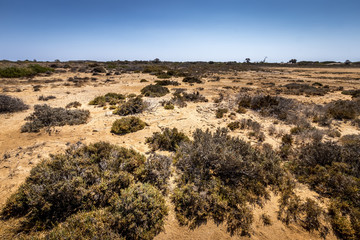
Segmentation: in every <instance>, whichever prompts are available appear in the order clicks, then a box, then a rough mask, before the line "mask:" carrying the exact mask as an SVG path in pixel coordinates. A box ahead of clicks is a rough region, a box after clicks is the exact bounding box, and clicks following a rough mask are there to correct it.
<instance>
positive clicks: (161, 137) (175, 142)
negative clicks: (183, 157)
mask: <svg viewBox="0 0 360 240" xmlns="http://www.w3.org/2000/svg"><path fill="white" fill-rule="evenodd" d="M187 141H189V138H188V137H187V136H186V135H185V134H184V133H182V132H179V131H178V130H177V128H173V129H170V128H165V129H164V130H163V131H162V132H161V133H160V132H155V133H153V136H152V137H149V138H146V140H145V142H146V143H148V144H149V145H150V147H151V148H152V150H153V151H155V150H158V149H160V150H165V151H175V150H176V148H177V147H178V146H179V145H180V144H181V143H183V142H187Z"/></svg>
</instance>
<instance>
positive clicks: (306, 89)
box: [284, 83, 330, 96]
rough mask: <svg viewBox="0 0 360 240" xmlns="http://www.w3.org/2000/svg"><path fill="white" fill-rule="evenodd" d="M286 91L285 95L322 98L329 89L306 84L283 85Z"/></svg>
mask: <svg viewBox="0 0 360 240" xmlns="http://www.w3.org/2000/svg"><path fill="white" fill-rule="evenodd" d="M284 87H285V88H286V89H287V90H286V91H285V93H286V94H293V95H309V96H324V95H325V94H327V93H328V92H329V90H330V89H329V88H326V87H315V85H314V86H310V85H308V84H301V83H289V84H286V85H284Z"/></svg>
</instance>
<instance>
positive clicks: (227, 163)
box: [172, 128, 284, 235]
mask: <svg viewBox="0 0 360 240" xmlns="http://www.w3.org/2000/svg"><path fill="white" fill-rule="evenodd" d="M193 139H194V140H193V141H191V142H187V143H184V144H182V145H181V146H180V148H179V149H178V151H177V154H176V157H175V160H174V164H175V166H176V168H177V170H178V171H179V173H181V174H180V175H179V177H178V178H177V179H176V181H177V183H178V187H177V188H176V189H175V190H174V194H173V196H172V201H173V202H174V204H175V212H176V217H177V219H178V220H179V222H180V224H182V225H188V226H190V227H191V228H194V227H197V226H199V225H200V224H202V223H204V222H206V221H207V220H208V219H213V220H214V221H215V222H216V223H226V226H227V231H228V232H230V233H231V234H239V235H249V234H250V230H251V224H252V222H253V213H252V210H251V208H250V207H249V205H251V204H258V205H260V206H262V205H263V203H264V201H265V200H266V199H267V198H268V197H269V189H270V188H277V186H279V185H280V184H281V183H282V181H283V177H284V172H283V170H282V169H281V167H280V159H279V158H278V157H276V155H275V153H274V152H273V151H272V150H268V151H267V153H266V154H265V153H261V152H260V150H258V149H255V148H253V147H252V146H251V145H250V144H249V143H246V142H244V141H242V140H240V139H239V138H232V137H230V136H228V132H227V130H226V129H225V128H223V129H218V130H217V131H216V132H215V133H211V132H210V131H209V130H207V131H205V132H204V131H202V130H200V129H197V130H196V131H195V132H194V134H193ZM269 187H270V188H269Z"/></svg>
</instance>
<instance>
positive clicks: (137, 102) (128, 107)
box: [113, 96, 147, 116]
mask: <svg viewBox="0 0 360 240" xmlns="http://www.w3.org/2000/svg"><path fill="white" fill-rule="evenodd" d="M146 107H147V105H146V103H145V102H144V101H143V100H142V98H141V96H137V97H134V98H130V99H128V100H127V101H126V102H125V103H123V104H121V105H120V106H119V107H117V108H116V109H115V110H114V111H113V113H114V114H116V115H120V116H127V115H131V114H137V113H142V112H143V111H145V109H146Z"/></svg>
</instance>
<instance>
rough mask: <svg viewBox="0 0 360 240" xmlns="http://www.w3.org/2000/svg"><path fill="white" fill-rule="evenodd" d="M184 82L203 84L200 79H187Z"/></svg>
mask: <svg viewBox="0 0 360 240" xmlns="http://www.w3.org/2000/svg"><path fill="white" fill-rule="evenodd" d="M182 81H183V82H186V83H203V82H202V81H201V80H200V79H199V78H198V77H185V78H184V79H183V80H182Z"/></svg>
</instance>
